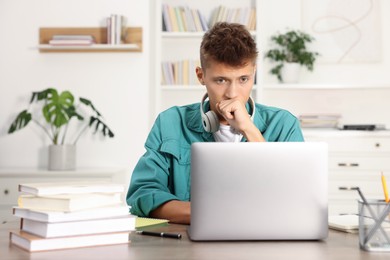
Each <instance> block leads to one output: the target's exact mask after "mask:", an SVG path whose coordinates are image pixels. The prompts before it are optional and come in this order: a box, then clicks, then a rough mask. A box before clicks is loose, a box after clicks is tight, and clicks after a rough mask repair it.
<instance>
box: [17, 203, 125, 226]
mask: <svg viewBox="0 0 390 260" xmlns="http://www.w3.org/2000/svg"><path fill="white" fill-rule="evenodd" d="M13 215H14V216H16V217H19V218H24V219H31V220H36V221H41V222H48V223H56V222H65V221H79V220H90V219H101V218H110V217H119V216H127V215H129V207H128V206H127V205H123V204H118V205H114V206H109V207H100V208H92V209H88V210H81V211H74V212H63V211H42V210H31V209H24V208H20V207H14V208H13Z"/></svg>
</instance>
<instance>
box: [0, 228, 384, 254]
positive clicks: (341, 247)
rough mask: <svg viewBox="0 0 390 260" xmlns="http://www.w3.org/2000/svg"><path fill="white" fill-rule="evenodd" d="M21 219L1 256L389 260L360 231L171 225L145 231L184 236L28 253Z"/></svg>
mask: <svg viewBox="0 0 390 260" xmlns="http://www.w3.org/2000/svg"><path fill="white" fill-rule="evenodd" d="M18 227H19V222H17V221H15V222H8V223H5V224H1V225H0V252H1V253H0V256H1V257H0V258H1V259H39V260H41V259H43V260H44V259H68V260H69V259H72V260H75V259H112V260H114V259H115V260H117V259H137V260H140V259H170V260H175V259H300V260H305V259H311V260H312V259H316V260H321V259H343V260H345V259H390V252H389V253H376V252H375V253H374V252H366V251H363V250H361V249H360V248H359V238H358V235H357V234H349V233H344V232H339V231H333V230H330V231H329V236H328V238H327V239H325V240H321V241H233V242H221V241H220V242H192V241H191V240H190V239H189V238H188V236H187V232H186V230H187V227H188V226H186V225H176V224H169V225H166V226H158V227H149V228H145V229H144V230H152V231H159V232H172V233H181V234H182V239H172V238H161V237H152V236H145V235H140V234H136V233H132V234H131V235H130V239H131V242H130V243H129V244H121V245H110V246H98V247H89V248H78V249H66V250H55V251H46V252H34V253H29V252H27V251H24V250H22V249H20V248H18V247H16V246H14V245H11V244H10V243H9V231H10V230H12V229H17V228H18Z"/></svg>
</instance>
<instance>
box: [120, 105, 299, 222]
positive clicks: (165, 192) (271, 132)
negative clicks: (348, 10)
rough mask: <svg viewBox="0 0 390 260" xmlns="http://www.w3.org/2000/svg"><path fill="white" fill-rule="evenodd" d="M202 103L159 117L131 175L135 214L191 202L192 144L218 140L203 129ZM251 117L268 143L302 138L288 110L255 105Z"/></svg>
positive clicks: (130, 199)
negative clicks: (172, 204) (176, 201)
mask: <svg viewBox="0 0 390 260" xmlns="http://www.w3.org/2000/svg"><path fill="white" fill-rule="evenodd" d="M206 105H207V106H208V103H207V104H206ZM199 106H200V103H196V104H191V105H187V106H181V107H172V108H170V109H168V110H166V111H164V112H162V113H161V114H160V115H159V116H158V118H157V119H156V121H155V123H154V125H153V127H152V130H151V131H150V133H149V136H148V138H147V140H146V143H145V148H146V152H145V154H144V155H143V156H142V157H141V158H140V160H139V161H138V163H137V165H136V167H135V168H134V171H133V174H132V177H131V181H130V187H129V190H128V193H127V197H126V200H127V204H129V205H130V206H131V213H132V214H135V215H138V216H148V215H149V213H150V212H151V211H152V210H154V209H156V208H157V207H159V206H160V205H161V204H163V203H165V202H168V201H170V200H181V201H190V186H191V179H190V160H191V154H190V149H191V144H192V143H194V142H214V141H215V140H214V137H213V135H212V134H211V133H208V132H205V131H204V129H203V126H202V120H201V114H200V107H199ZM247 108H249V106H247ZM206 111H207V110H206ZM252 119H253V123H254V124H255V125H256V126H257V128H258V129H259V130H260V132H261V133H262V134H263V137H264V138H265V140H267V141H268V142H288V141H290V142H294V141H295V142H296V141H303V136H302V131H301V129H300V127H299V121H298V120H297V118H296V117H295V116H293V115H292V114H291V113H289V112H288V111H286V110H283V109H279V108H274V107H268V106H264V105H260V104H256V113H255V114H254V116H253V118H252ZM242 141H246V140H245V138H243V140H242Z"/></svg>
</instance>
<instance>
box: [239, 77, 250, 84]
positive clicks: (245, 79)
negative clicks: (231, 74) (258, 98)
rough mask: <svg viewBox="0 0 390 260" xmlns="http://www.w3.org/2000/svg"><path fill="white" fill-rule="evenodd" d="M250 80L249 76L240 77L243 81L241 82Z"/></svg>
mask: <svg viewBox="0 0 390 260" xmlns="http://www.w3.org/2000/svg"><path fill="white" fill-rule="evenodd" d="M248 80H249V78H248V77H242V78H240V82H241V83H245V82H247V81H248Z"/></svg>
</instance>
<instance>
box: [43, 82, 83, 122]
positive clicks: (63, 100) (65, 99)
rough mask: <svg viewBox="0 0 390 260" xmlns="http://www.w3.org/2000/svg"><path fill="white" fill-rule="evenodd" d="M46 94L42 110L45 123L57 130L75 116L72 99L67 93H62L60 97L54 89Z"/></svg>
mask: <svg viewBox="0 0 390 260" xmlns="http://www.w3.org/2000/svg"><path fill="white" fill-rule="evenodd" d="M51 90H52V91H49V92H48V93H46V94H47V95H46V96H45V99H46V101H47V103H46V105H45V106H44V107H43V108H42V112H43V116H44V117H45V119H46V122H48V123H49V124H52V125H54V126H55V127H57V128H59V127H61V126H63V125H65V124H67V123H68V122H69V120H70V119H71V118H72V117H73V116H76V115H77V113H76V112H75V111H76V109H75V107H74V105H73V102H74V97H73V95H72V94H71V93H70V92H69V91H63V92H62V93H61V94H60V95H58V92H57V91H56V90H54V89H51Z"/></svg>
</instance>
